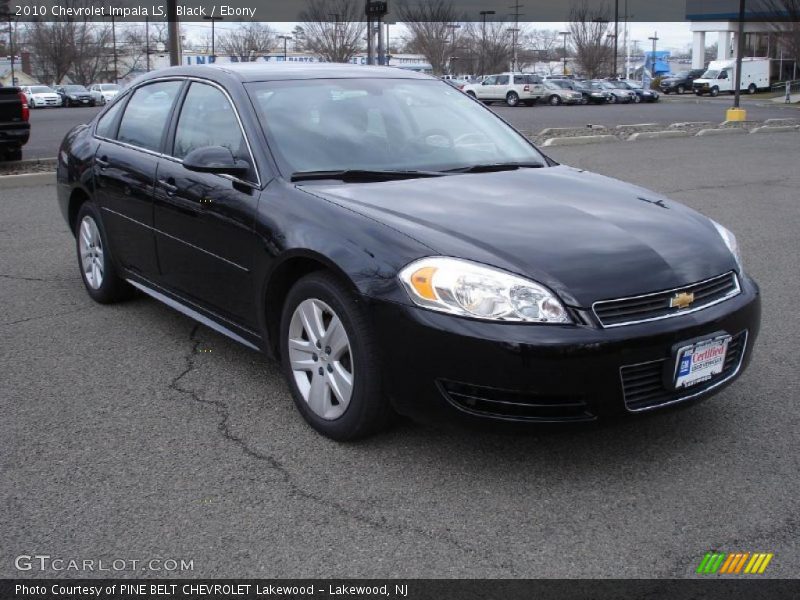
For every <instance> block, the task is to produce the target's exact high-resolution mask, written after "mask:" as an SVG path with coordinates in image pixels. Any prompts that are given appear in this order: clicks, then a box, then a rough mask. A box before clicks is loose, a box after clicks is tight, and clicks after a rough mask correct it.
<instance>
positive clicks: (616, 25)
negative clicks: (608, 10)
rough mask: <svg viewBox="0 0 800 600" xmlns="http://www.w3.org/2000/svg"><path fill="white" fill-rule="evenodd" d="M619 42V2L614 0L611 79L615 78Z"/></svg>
mask: <svg viewBox="0 0 800 600" xmlns="http://www.w3.org/2000/svg"><path fill="white" fill-rule="evenodd" d="M618 42H619V0H614V69H613V70H614V72H613V73H612V74H611V76H612V77H616V76H617V51H618Z"/></svg>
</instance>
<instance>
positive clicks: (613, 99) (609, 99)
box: [608, 94, 617, 104]
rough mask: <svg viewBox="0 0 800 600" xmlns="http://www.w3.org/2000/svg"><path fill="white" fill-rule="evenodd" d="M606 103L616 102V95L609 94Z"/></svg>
mask: <svg viewBox="0 0 800 600" xmlns="http://www.w3.org/2000/svg"><path fill="white" fill-rule="evenodd" d="M608 103H609V104H616V103H617V97H616V96H615V95H614V94H611V96H609V97H608Z"/></svg>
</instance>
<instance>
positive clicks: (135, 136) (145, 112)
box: [117, 81, 183, 152]
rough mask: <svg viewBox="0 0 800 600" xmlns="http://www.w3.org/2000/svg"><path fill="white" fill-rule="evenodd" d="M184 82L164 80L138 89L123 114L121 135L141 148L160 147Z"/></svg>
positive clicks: (118, 137)
mask: <svg viewBox="0 0 800 600" xmlns="http://www.w3.org/2000/svg"><path fill="white" fill-rule="evenodd" d="M182 83H183V82H181V81H162V82H159V83H151V84H149V85H144V86H142V87H140V88H139V89H138V90H136V91H135V92H134V93H133V96H132V97H131V99H130V100H129V101H128V105H127V107H126V108H125V114H124V115H122V121H121V122H120V124H119V133H118V134H117V139H118V140H119V141H120V142H125V143H126V144H132V145H134V146H138V147H139V148H145V149H147V150H153V151H156V152H157V151H159V150H160V149H161V137H162V135H163V134H164V130H165V129H166V126H167V119H168V118H169V113H170V110H171V109H172V105H173V104H174V102H175V98H176V97H177V96H178V92H180V89H181V85H182Z"/></svg>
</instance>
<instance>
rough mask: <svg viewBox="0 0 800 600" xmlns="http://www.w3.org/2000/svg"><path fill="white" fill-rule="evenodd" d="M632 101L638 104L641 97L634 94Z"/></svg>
mask: <svg viewBox="0 0 800 600" xmlns="http://www.w3.org/2000/svg"><path fill="white" fill-rule="evenodd" d="M633 101H634V103H636V104H639V103H640V102H641V101H642V97H641V96H640V95H639V94H636V95H635V96H634V97H633Z"/></svg>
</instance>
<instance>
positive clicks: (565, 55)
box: [548, 31, 571, 75]
mask: <svg viewBox="0 0 800 600" xmlns="http://www.w3.org/2000/svg"><path fill="white" fill-rule="evenodd" d="M558 35H563V36H564V68H563V72H562V75H566V74H567V36H568V35H571V34H570V32H569V31H560V32H559V33H558ZM548 68H549V67H548Z"/></svg>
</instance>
